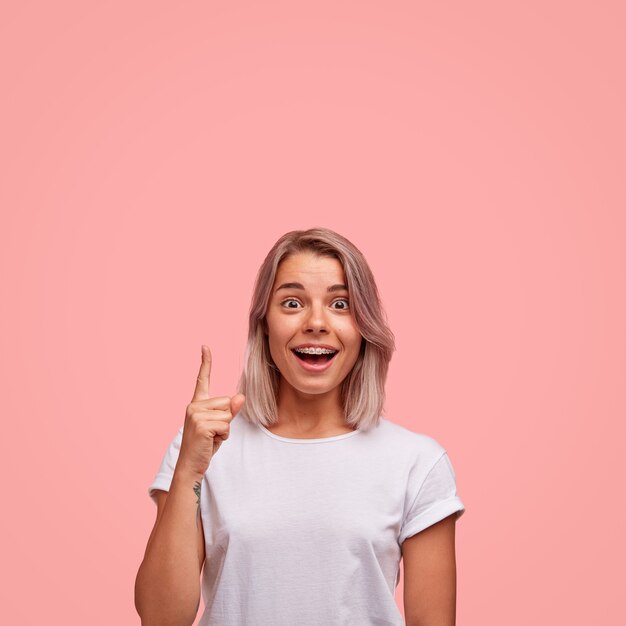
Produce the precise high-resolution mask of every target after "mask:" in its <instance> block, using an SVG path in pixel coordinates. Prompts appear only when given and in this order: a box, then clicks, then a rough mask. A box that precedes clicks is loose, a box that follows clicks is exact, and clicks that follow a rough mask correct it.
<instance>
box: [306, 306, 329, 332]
mask: <svg viewBox="0 0 626 626" xmlns="http://www.w3.org/2000/svg"><path fill="white" fill-rule="evenodd" d="M304 323H305V330H315V331H317V332H319V331H321V330H327V329H328V321H327V319H326V313H325V310H324V306H323V305H315V304H313V305H311V308H310V309H309V312H308V314H307V316H306V319H305V322H304Z"/></svg>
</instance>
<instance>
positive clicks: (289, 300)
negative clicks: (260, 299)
mask: <svg viewBox="0 0 626 626" xmlns="http://www.w3.org/2000/svg"><path fill="white" fill-rule="evenodd" d="M292 302H294V303H295V304H300V303H299V302H298V301H297V300H294V299H293V298H288V299H287V300H283V305H289V304H290V303H292ZM287 308H288V309H295V308H297V307H295V306H287Z"/></svg>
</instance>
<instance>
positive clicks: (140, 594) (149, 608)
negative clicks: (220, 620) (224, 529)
mask: <svg viewBox="0 0 626 626" xmlns="http://www.w3.org/2000/svg"><path fill="white" fill-rule="evenodd" d="M201 482H202V476H196V475H195V474H190V473H186V472H184V471H183V470H180V471H179V469H178V468H177V469H176V471H175V472H174V476H173V477H172V484H171V486H170V491H169V493H168V496H167V500H166V501H165V505H164V509H163V513H162V515H161V518H160V520H159V522H158V523H157V525H156V526H155V528H154V530H153V532H152V536H151V537H150V540H149V541H148V546H147V548H146V553H145V555H144V558H143V561H142V563H141V566H140V568H139V571H138V572H137V579H136V581H135V607H136V609H137V612H138V613H139V615H140V616H141V624H142V626H191V624H193V622H194V620H195V618H196V615H197V613H198V607H199V605H200V573H201V567H200V565H199V563H198V540H197V537H198V526H197V525H198V523H199V520H198V506H199V492H198V488H199V487H198V484H201Z"/></svg>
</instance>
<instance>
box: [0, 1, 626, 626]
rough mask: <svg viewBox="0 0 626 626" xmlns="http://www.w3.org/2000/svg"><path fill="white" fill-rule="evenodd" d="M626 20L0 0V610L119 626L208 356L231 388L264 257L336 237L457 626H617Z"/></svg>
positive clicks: (624, 362)
mask: <svg viewBox="0 0 626 626" xmlns="http://www.w3.org/2000/svg"><path fill="white" fill-rule="evenodd" d="M622 7H623V5H622V4H621V3H618V2H598V1H594V2H591V1H588V2H574V3H572V2H565V1H563V2H555V1H553V0H549V1H546V0H536V1H532V2H529V1H525V2H516V3H511V2H504V3H503V2H498V1H496V0H493V1H492V2H484V1H476V2H458V3H434V2H409V1H405V2H393V1H390V2H371V1H367V2H364V1H360V2H356V1H345V2H336V1H333V2H315V3H311V2H307V3H295V2H290V1H287V0H284V1H282V2H274V1H265V2H252V1H248V2H235V1H233V0H230V1H228V2H185V3H174V2H154V1H150V2H145V1H142V2H120V1H116V2H106V3H99V2H98V3H95V2H82V1H75V2H42V1H39V2H28V1H25V0H21V1H20V2H13V3H5V5H4V6H3V7H2V11H1V19H0V28H1V33H0V78H1V81H2V82H1V85H2V97H1V100H0V106H1V107H2V111H1V113H2V115H1V116H0V131H1V133H0V137H1V138H0V166H1V170H0V171H1V180H0V204H1V223H0V233H1V242H0V243H1V246H0V255H1V256H0V258H1V261H2V295H3V298H2V300H3V303H2V322H3V323H2V326H1V331H0V333H1V334H0V337H1V344H0V350H1V352H2V356H3V358H2V360H1V366H0V367H1V368H2V369H1V371H0V374H1V381H2V387H3V389H2V400H3V402H2V404H3V406H2V414H3V422H4V424H5V426H4V436H3V437H2V438H1V440H0V441H1V442H2V443H1V444H0V445H1V446H2V449H1V458H2V463H3V470H2V478H3V501H4V513H3V515H2V526H3V532H2V539H3V547H2V560H3V562H4V569H5V570H6V571H7V572H8V574H9V576H10V582H9V585H8V586H7V584H6V583H5V587H4V590H5V599H4V600H3V608H2V613H3V621H4V622H5V623H11V624H44V623H45V624H59V625H61V624H63V625H64V626H74V625H81V626H82V625H84V624H90V625H91V626H100V625H102V626H105V625H106V626H110V625H111V624H138V623H139V618H138V616H137V614H136V612H135V608H134V603H133V602H134V601H133V587H134V580H135V575H136V572H137V568H138V567H139V564H140V562H141V559H142V557H143V552H144V549H145V545H146V542H147V539H148V535H149V533H150V530H151V528H152V525H153V522H154V517H155V514H156V507H155V505H154V503H153V502H152V501H151V500H150V499H149V497H148V494H147V487H148V485H149V484H150V483H151V482H152V479H153V477H154V474H155V473H156V471H157V469H158V465H159V463H160V461H161V458H162V455H163V453H164V451H165V447H166V446H167V444H168V443H169V441H170V440H171V438H172V437H173V436H174V434H175V433H176V431H177V429H178V428H179V427H180V426H181V425H182V420H183V417H184V409H185V407H186V405H187V403H188V402H189V401H190V399H191V394H192V392H193V388H194V384H195V377H196V375H197V370H198V367H199V358H200V345H201V344H202V343H207V344H209V345H210V347H211V350H212V352H213V371H212V391H213V392H214V394H215V395H223V394H231V393H234V389H235V383H236V380H237V377H238V374H239V369H240V367H241V365H242V357H243V349H244V343H245V338H246V333H247V326H246V323H247V313H248V306H249V302H250V295H251V290H252V285H253V281H254V277H255V275H256V271H257V269H258V266H259V265H260V263H261V261H262V259H263V257H264V256H265V254H266V253H267V251H268V250H269V248H270V247H271V245H272V244H273V243H274V241H275V240H276V239H277V238H278V237H279V236H280V235H282V234H283V233H284V232H286V231H288V230H292V229H296V228H308V227H312V226H327V227H330V228H333V229H335V230H337V231H338V232H340V233H342V234H344V235H346V236H347V237H348V238H350V239H351V240H352V241H354V243H355V244H356V245H357V246H358V247H360V248H361V250H362V251H363V253H364V254H365V256H366V257H367V259H368V260H369V262H370V264H371V267H372V269H373V271H374V273H375V275H376V277H377V280H378V284H379V288H380V291H381V294H382V297H383V300H384V304H385V309H386V311H387V314H388V317H389V322H390V325H391V327H392V329H393V331H394V333H395V335H396V341H397V346H398V350H397V352H396V354H395V355H394V358H393V360H392V363H391V370H390V375H389V379H388V385H387V394H388V401H387V405H386V415H387V417H388V418H389V419H392V420H393V421H396V422H398V423H401V424H403V425H405V426H407V427H409V428H411V429H413V430H416V431H418V432H424V433H427V434H429V435H431V436H433V437H435V438H436V439H437V440H438V441H440V442H441V443H442V445H444V446H445V447H446V448H447V450H448V451H449V454H450V457H451V459H452V461H453V464H454V467H455V470H456V473H457V484H458V493H459V495H460V496H461V498H462V499H463V501H464V503H465V505H466V511H467V512H466V514H465V516H464V517H463V518H462V519H461V520H460V521H459V523H458V525H457V566H458V623H459V625H462V626H502V625H507V626H518V625H519V626H521V625H524V626H526V625H527V624H540V625H553V624H568V625H570V626H575V625H587V624H591V623H594V624H607V625H608V624H617V623H618V621H619V620H620V619H621V616H623V609H622V606H621V604H620V602H621V600H620V596H621V592H622V591H623V570H622V564H623V559H624V538H623V527H624V513H625V511H624V508H625V507H624V497H623V492H624V486H623V478H624V470H625V467H624V453H625V452H626V450H625V446H624V435H625V434H626V433H625V427H624V418H625V417H626V400H625V394H624V386H625V385H624V383H625V379H626V377H625V374H626V325H625V320H626V289H625V285H626V280H625V277H624V274H625V269H626V251H625V241H626V240H625V236H626V219H625V213H624V210H625V206H626V203H625V202H624V200H625V197H624V195H625V194H624V145H625V140H626V133H625V130H626V126H625V122H624V110H625V109H626V97H625V95H626V94H625V86H624V57H625V53H626V45H625V39H624V37H623V24H624V18H625V17H626V15H625V14H624V10H623V8H622ZM397 599H398V602H399V604H400V605H401V600H402V581H401V582H400V586H399V588H398V593H397Z"/></svg>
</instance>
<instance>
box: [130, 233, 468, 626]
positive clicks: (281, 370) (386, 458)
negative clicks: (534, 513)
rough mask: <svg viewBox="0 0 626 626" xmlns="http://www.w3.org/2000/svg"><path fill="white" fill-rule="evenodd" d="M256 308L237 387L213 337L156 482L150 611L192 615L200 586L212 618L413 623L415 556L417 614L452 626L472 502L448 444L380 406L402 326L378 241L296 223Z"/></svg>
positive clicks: (278, 623)
mask: <svg viewBox="0 0 626 626" xmlns="http://www.w3.org/2000/svg"><path fill="white" fill-rule="evenodd" d="M249 324H250V325H249V335H248V343H247V347H246V355H245V364H244V371H243V372H242V375H241V378H240V380H239V385H238V389H237V392H238V393H237V394H236V395H235V396H233V397H228V396H225V397H211V396H210V394H209V378H210V370H211V353H210V351H209V349H208V348H207V347H205V346H203V352H202V364H201V366H200V373H199V375H198V379H197V382H196V388H195V393H194V396H193V399H192V402H191V403H190V404H189V405H188V406H187V411H186V416H185V422H184V425H183V427H182V428H181V429H180V430H179V431H178V433H177V435H176V436H175V437H174V439H173V441H172V442H171V443H170V445H169V447H168V449H167V451H166V453H165V456H164V458H163V461H162V463H161V467H160V469H159V471H158V473H157V475H156V477H155V479H154V481H153V482H152V484H151V485H150V487H149V489H148V491H149V493H150V495H151V496H152V497H153V498H154V499H155V501H156V503H157V519H156V523H155V525H154V528H153V530H152V534H151V535H150V539H149V541H148V546H147V548H146V553H145V556H144V559H143V562H142V564H141V567H140V569H139V572H138V574H137V580H136V585H135V604H136V607H137V611H138V612H139V614H140V616H141V618H142V624H143V626H152V625H155V624H180V625H183V624H186V625H191V624H192V623H193V621H194V619H195V617H196V615H197V612H198V607H199V602H200V593H201V592H202V595H203V597H204V603H205V607H206V608H205V611H204V613H203V615H202V617H201V619H200V626H218V625H219V626H262V625H268V626H269V625H271V626H333V625H337V626H339V625H346V626H348V625H350V626H370V625H371V626H373V625H380V626H382V625H386V626H396V625H398V626H400V625H402V624H404V623H405V622H404V621H403V620H402V616H401V614H400V612H399V611H398V608H397V606H396V603H395V600H394V592H395V588H396V586H397V583H398V576H399V564H400V559H401V558H403V559H404V608H405V617H406V624H407V625H408V626H411V625H412V624H416V625H417V624H419V625H420V626H435V625H436V626H453V625H454V623H455V612H456V611H455V607H456V559H455V521H456V519H458V517H460V516H461V515H462V514H463V512H464V511H465V507H464V505H463V502H462V501H461V500H460V498H459V497H458V495H457V493H456V482H455V474H454V470H453V468H452V465H451V462H450V459H449V458H448V455H447V453H446V450H445V449H444V448H443V447H442V446H441V445H440V444H439V443H438V442H437V441H436V440H435V439H433V438H432V437H429V436H427V435H425V434H419V433H415V432H412V431H410V430H408V429H406V428H404V427H402V426H400V425H399V424H396V423H394V422H392V421H390V420H388V419H387V418H385V417H383V416H382V415H381V413H382V410H383V401H384V395H385V392H384V385H385V380H386V377H387V370H388V366H389V361H390V359H391V355H392V353H393V351H394V338H393V334H392V333H391V331H390V330H389V328H388V326H387V324H386V322H385V319H384V314H383V310H382V306H381V303H380V298H379V294H378V290H377V287H376V284H375V281H374V277H373V275H372V272H371V270H370V268H369V266H368V264H367V262H366V261H365V258H364V257H363V255H362V254H361V253H360V252H359V250H358V249H357V248H356V247H355V246H354V245H353V244H352V243H351V242H350V241H348V240H347V239H345V238H344V237H342V236H341V235H339V234H337V233H335V232H333V231H331V230H328V229H323V228H313V229H310V230H306V231H292V232H289V233H287V234H285V235H284V236H283V237H281V238H280V239H279V240H278V241H277V242H276V244H275V245H274V247H273V248H272V249H271V251H270V252H269V254H268V255H267V257H266V259H265V261H264V262H263V264H262V265H261V268H260V270H259V273H258V276H257V279H256V283H255V288H254V294H253V298H252V305H251V307H250V317H249ZM218 450H219V454H217V452H218ZM203 566H204V569H203ZM201 575H202V578H201V581H200V576H201Z"/></svg>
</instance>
